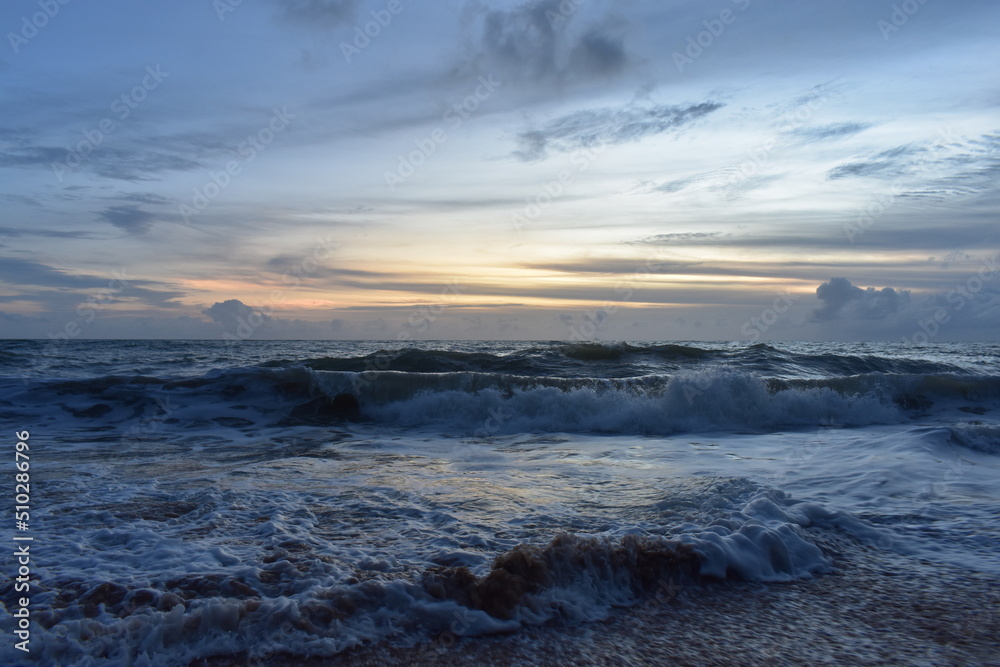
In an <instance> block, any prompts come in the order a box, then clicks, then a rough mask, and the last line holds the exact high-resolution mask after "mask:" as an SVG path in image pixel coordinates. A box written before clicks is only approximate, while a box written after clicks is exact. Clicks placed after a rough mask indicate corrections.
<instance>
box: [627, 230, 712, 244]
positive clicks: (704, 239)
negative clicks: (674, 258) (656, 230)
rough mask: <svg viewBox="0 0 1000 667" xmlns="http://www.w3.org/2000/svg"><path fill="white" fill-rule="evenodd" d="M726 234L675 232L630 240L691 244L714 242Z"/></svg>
mask: <svg viewBox="0 0 1000 667" xmlns="http://www.w3.org/2000/svg"><path fill="white" fill-rule="evenodd" d="M725 236H728V234H723V233H722V232H675V233H672V234H657V235H656V236H647V237H646V238H644V239H639V240H638V241H630V243H649V244H654V245H670V244H673V243H683V244H685V245H690V244H695V243H713V242H715V241H717V240H718V239H720V238H722V237H725Z"/></svg>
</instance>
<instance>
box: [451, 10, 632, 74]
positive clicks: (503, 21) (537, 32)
mask: <svg viewBox="0 0 1000 667" xmlns="http://www.w3.org/2000/svg"><path fill="white" fill-rule="evenodd" d="M567 8H568V9H567ZM579 14H580V12H579V11H578V8H577V7H575V6H574V5H573V3H572V2H566V1H565V0H535V1H534V2H528V3H525V4H522V5H521V6H519V7H515V8H514V9H510V10H499V9H498V10H493V11H490V12H488V13H487V14H486V16H485V18H484V20H483V24H482V34H481V36H480V40H479V43H478V45H477V46H476V50H475V52H474V54H473V55H472V56H471V57H470V58H468V61H469V63H468V64H469V65H473V69H478V70H479V71H495V70H500V71H501V72H503V73H504V74H505V75H507V78H509V79H510V80H511V81H516V82H529V83H567V82H572V81H581V80H583V81H586V80H592V79H606V78H607V77H609V76H613V75H616V74H618V73H620V72H622V71H624V70H625V69H626V68H627V67H628V65H629V56H628V54H627V52H626V50H625V45H624V39H623V38H622V37H621V35H620V34H619V30H618V22H617V21H615V20H608V19H605V20H603V21H600V22H594V23H592V24H590V25H588V26H586V27H584V28H582V29H580V30H575V29H573V28H574V27H575V26H574V24H576V23H579V18H578V16H579Z"/></svg>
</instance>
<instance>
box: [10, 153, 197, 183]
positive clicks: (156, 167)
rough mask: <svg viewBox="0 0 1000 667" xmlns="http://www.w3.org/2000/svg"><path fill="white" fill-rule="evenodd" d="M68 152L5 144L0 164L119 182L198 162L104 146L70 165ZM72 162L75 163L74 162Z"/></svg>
mask: <svg viewBox="0 0 1000 667" xmlns="http://www.w3.org/2000/svg"><path fill="white" fill-rule="evenodd" d="M70 157H71V154H70V153H69V152H68V151H67V150H66V149H65V148H55V147H52V146H41V145H20V146H14V147H8V148H6V149H5V150H4V151H3V152H0V167H40V168H44V169H48V170H52V171H53V173H56V167H57V166H58V167H59V169H60V170H64V171H60V172H59V173H60V174H62V173H73V172H74V171H77V170H84V171H90V172H92V173H94V174H97V175H98V176H103V177H105V178H111V179H116V180H122V181H152V180H156V175H157V174H161V173H164V172H168V171H193V170H195V169H200V168H201V166H202V165H201V164H200V163H199V162H197V161H195V160H191V159H188V158H185V157H181V156H178V155H170V154H168V153H162V152H159V151H151V150H146V149H122V148H105V147H103V146H99V147H98V148H96V149H94V151H93V152H92V153H91V154H89V155H87V156H86V157H84V158H82V160H80V161H79V166H78V167H75V168H70V167H68V166H67V164H68V163H67V160H68V159H69V158H70ZM73 164H77V163H76V161H74V162H73Z"/></svg>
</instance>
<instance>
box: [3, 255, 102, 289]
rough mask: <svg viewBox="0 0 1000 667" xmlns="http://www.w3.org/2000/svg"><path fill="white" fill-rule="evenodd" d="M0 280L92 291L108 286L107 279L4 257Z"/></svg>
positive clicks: (19, 283) (16, 283) (26, 260)
mask: <svg viewBox="0 0 1000 667" xmlns="http://www.w3.org/2000/svg"><path fill="white" fill-rule="evenodd" d="M0 280H3V281H4V282H8V283H11V284H14V285H36V286H41V287H56V288H77V289H90V288H93V287H99V286H103V285H105V284H107V282H108V281H107V279H103V280H102V279H100V278H97V277H95V276H85V275H75V274H72V273H67V272H66V271H63V270H62V269H55V268H53V267H51V266H48V265H47V264H42V263H41V262H33V261H31V260H28V259H20V258H18V257H4V258H3V261H0Z"/></svg>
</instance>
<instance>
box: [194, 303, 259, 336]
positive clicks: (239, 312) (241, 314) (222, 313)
mask: <svg viewBox="0 0 1000 667" xmlns="http://www.w3.org/2000/svg"><path fill="white" fill-rule="evenodd" d="M201 312H202V314H203V315H207V316H209V317H210V318H212V321H213V322H215V323H216V324H219V325H221V326H222V327H223V328H224V329H226V330H233V331H235V330H236V329H237V328H238V327H239V326H240V325H241V324H243V325H246V324H247V323H250V325H251V326H253V325H254V324H255V323H256V322H268V321H270V319H271V316H270V315H265V314H264V313H262V312H260V311H259V310H256V309H255V308H252V307H250V306H248V305H246V304H245V303H243V302H242V301H240V300H239V299H229V300H228V301H221V302H216V303H214V304H212V307H211V308H206V309H205V310H203V311H201Z"/></svg>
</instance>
